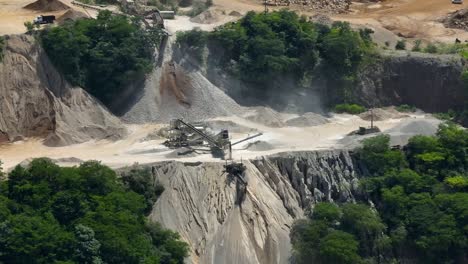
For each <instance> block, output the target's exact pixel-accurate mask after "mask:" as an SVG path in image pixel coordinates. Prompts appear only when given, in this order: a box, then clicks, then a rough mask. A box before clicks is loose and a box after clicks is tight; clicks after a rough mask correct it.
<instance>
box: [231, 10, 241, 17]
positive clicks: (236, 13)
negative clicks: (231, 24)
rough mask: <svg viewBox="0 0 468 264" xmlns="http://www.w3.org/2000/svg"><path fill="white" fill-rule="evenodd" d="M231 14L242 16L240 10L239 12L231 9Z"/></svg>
mask: <svg viewBox="0 0 468 264" xmlns="http://www.w3.org/2000/svg"><path fill="white" fill-rule="evenodd" d="M229 15H230V16H235V17H241V16H242V14H241V13H240V12H237V11H231V12H230V13H229Z"/></svg>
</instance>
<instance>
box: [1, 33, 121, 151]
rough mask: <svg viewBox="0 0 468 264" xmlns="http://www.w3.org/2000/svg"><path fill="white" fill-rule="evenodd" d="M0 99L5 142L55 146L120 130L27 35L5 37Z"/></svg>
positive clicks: (112, 136) (114, 135)
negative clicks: (26, 140) (37, 139)
mask: <svg viewBox="0 0 468 264" xmlns="http://www.w3.org/2000/svg"><path fill="white" fill-rule="evenodd" d="M0 98H2V100H0V113H1V115H0V134H3V136H2V138H4V139H5V138H7V141H14V140H15V139H19V138H26V137H40V138H46V140H45V144H47V145H49V146H60V145H69V144H74V143H79V142H85V141H88V140H91V139H104V138H105V139H119V138H121V137H122V136H124V135H125V134H126V129H125V127H124V126H123V125H122V124H121V123H120V121H119V120H118V119H117V118H116V117H114V116H113V115H112V114H110V113H109V112H108V111H107V110H106V109H105V108H104V107H103V106H102V105H101V104H100V103H99V102H98V101H96V99H95V98H93V97H92V96H90V95H89V94H88V93H86V92H85V91H84V90H83V89H81V88H79V87H71V86H70V84H68V83H67V82H66V81H65V80H64V78H63V76H61V75H60V74H59V73H58V72H57V71H56V70H55V68H54V66H53V65H52V63H51V62H50V61H49V59H48V58H47V56H46V55H45V52H44V51H43V50H42V49H41V48H40V46H39V44H38V43H37V42H36V41H35V40H34V38H32V37H30V36H25V35H14V36H10V37H8V39H7V47H6V49H5V52H4V58H3V62H2V63H1V64H0ZM5 135H6V136H5Z"/></svg>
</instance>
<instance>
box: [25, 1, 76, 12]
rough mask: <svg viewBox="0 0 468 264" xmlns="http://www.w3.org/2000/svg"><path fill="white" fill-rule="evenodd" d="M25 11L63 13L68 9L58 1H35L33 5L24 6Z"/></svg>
mask: <svg viewBox="0 0 468 264" xmlns="http://www.w3.org/2000/svg"><path fill="white" fill-rule="evenodd" d="M24 8H25V9H30V10H35V11H42V12H52V11H63V10H67V9H70V7H69V6H68V5H66V4H64V3H62V2H61V1H59V0H37V1H36V2H34V3H31V4H29V5H26V6H24Z"/></svg>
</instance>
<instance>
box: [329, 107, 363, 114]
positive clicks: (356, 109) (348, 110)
mask: <svg viewBox="0 0 468 264" xmlns="http://www.w3.org/2000/svg"><path fill="white" fill-rule="evenodd" d="M334 111H335V112H337V113H348V114H352V115H357V114H360V113H362V112H365V111H366V108H365V107H364V106H360V105H357V104H338V105H335V108H334Z"/></svg>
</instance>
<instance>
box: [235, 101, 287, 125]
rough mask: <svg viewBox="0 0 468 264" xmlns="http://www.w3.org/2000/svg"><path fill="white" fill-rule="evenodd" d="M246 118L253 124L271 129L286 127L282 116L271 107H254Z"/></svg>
mask: <svg viewBox="0 0 468 264" xmlns="http://www.w3.org/2000/svg"><path fill="white" fill-rule="evenodd" d="M244 117H245V118H246V119H248V120H250V121H252V122H255V123H259V124H262V125H265V126H269V127H283V126H284V125H285V124H284V122H283V120H282V119H281V114H280V113H278V112H276V111H275V110H273V109H271V108H269V107H263V106H257V107H252V108H250V109H249V111H248V112H247V113H246V114H245V115H244Z"/></svg>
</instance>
